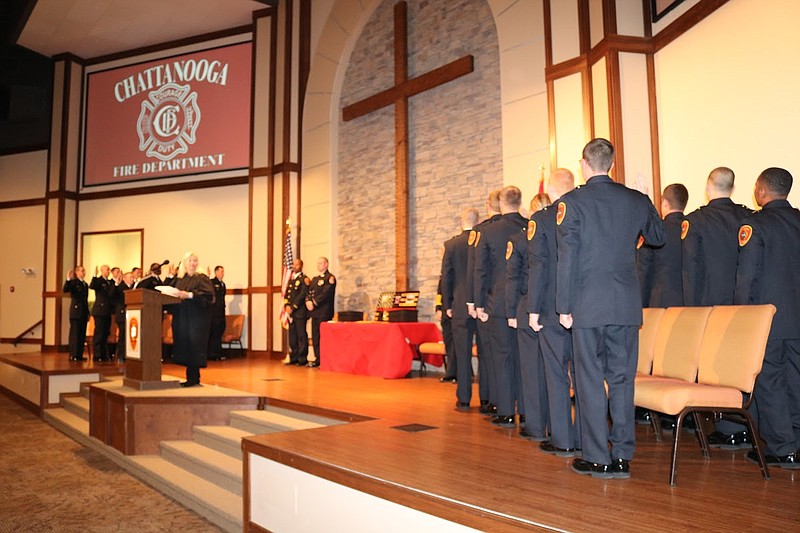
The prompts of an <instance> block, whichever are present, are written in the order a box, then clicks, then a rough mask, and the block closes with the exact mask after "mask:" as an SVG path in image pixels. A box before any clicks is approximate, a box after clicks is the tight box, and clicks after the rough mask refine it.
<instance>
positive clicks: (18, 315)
mask: <svg viewBox="0 0 800 533" xmlns="http://www.w3.org/2000/svg"><path fill="white" fill-rule="evenodd" d="M3 181H5V180H3ZM0 250H2V251H3V260H2V261H0V280H1V281H0V337H12V338H13V337H16V336H17V335H19V334H20V333H22V332H23V331H24V330H25V329H27V328H28V327H30V326H32V325H33V324H35V323H36V322H38V321H39V320H41V317H42V298H41V294H42V271H43V268H42V267H43V265H44V261H43V259H42V258H43V254H44V206H32V207H19V208H14V209H0ZM23 268H32V269H33V270H34V271H35V274H33V275H27V274H24V273H23V272H22V269H23ZM59 289H60V287H59ZM12 290H13V292H12ZM37 338H41V337H40V333H37Z"/></svg>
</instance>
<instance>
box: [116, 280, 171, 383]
mask: <svg viewBox="0 0 800 533" xmlns="http://www.w3.org/2000/svg"><path fill="white" fill-rule="evenodd" d="M180 301H181V300H180V299H179V298H175V297H173V296H167V295H166V294H162V293H160V292H158V291H154V290H150V289H133V290H130V291H125V306H126V311H125V333H126V335H125V344H126V346H125V348H126V351H125V377H124V379H123V384H124V385H125V386H126V387H131V388H133V389H137V390H158V389H171V388H174V387H178V386H180V381H178V380H174V381H173V380H169V381H162V380H161V324H162V320H163V312H162V307H163V306H164V305H169V304H176V303H180Z"/></svg>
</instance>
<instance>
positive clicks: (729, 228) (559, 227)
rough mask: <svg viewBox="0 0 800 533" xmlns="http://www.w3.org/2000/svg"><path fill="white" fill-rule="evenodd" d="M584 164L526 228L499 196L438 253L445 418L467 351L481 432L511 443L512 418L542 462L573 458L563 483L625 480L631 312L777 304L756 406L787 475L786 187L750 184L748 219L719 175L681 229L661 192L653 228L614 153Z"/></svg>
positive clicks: (679, 217)
mask: <svg viewBox="0 0 800 533" xmlns="http://www.w3.org/2000/svg"><path fill="white" fill-rule="evenodd" d="M582 156H583V157H582V159H581V170H582V173H583V176H584V178H585V180H586V184H585V185H584V186H581V187H578V188H575V189H574V178H573V176H572V174H571V173H570V172H569V171H567V170H564V169H558V170H556V171H554V172H553V173H552V174H551V176H550V180H549V186H548V195H542V196H543V198H541V200H544V201H543V203H544V204H545V205H546V204H547V203H549V202H548V201H547V196H549V200H551V201H552V202H554V205H552V206H549V207H547V206H546V207H544V208H543V209H541V210H538V211H537V210H535V209H533V206H532V211H533V213H532V215H531V217H530V219H525V218H524V217H522V216H521V215H520V214H519V209H520V205H521V193H520V191H519V189H518V188H516V187H513V186H509V187H505V188H504V189H502V190H500V191H495V192H493V193H491V194H490V196H489V200H488V202H487V211H488V214H489V217H488V219H487V220H485V221H483V222H481V223H480V224H478V213H477V210H475V209H467V210H465V211H463V212H462V213H461V216H460V222H461V228H462V232H461V233H460V234H459V235H457V236H456V237H453V238H452V239H450V240H448V241H447V242H446V243H445V246H444V255H443V260H442V272H441V276H442V277H441V294H442V310H443V313H444V315H445V316H444V319H445V320H449V322H450V327H451V328H452V338H453V350H452V352H453V354H454V355H455V358H454V360H453V361H452V362H451V364H450V365H449V367H448V372H449V373H450V372H452V373H453V375H454V377H455V378H456V383H457V391H456V397H457V401H456V409H458V410H463V411H468V410H470V402H471V400H472V375H471V372H472V365H471V357H472V346H473V343H475V344H477V349H478V353H479V358H478V364H479V368H478V376H479V387H478V394H479V397H480V412H481V413H483V414H487V415H491V417H492V418H491V421H492V423H493V424H495V425H498V426H501V427H514V426H515V425H516V424H515V415H517V416H518V421H519V425H520V434H521V435H522V436H523V437H527V438H529V439H532V440H535V441H539V442H540V444H539V448H540V449H541V450H542V451H543V452H545V453H549V454H555V455H559V456H565V457H573V456H578V458H576V459H575V460H574V462H573V465H572V469H573V470H574V471H575V472H577V473H579V474H589V475H591V476H593V477H600V478H628V477H630V463H629V462H630V460H631V459H632V458H633V452H634V445H635V430H634V406H633V390H634V389H633V387H634V377H635V373H636V366H637V359H638V334H639V327H640V326H641V323H642V311H641V310H642V305H643V304H644V305H645V306H651V307H669V306H681V305H703V306H706V305H726V304H727V305H730V304H733V303H737V304H747V303H773V304H775V305H776V306H777V307H778V314H777V315H776V318H775V321H774V323H773V328H772V333H771V334H770V342H769V343H768V346H767V354H766V357H765V363H764V369H763V370H762V374H761V376H760V377H759V380H758V383H757V387H756V392H755V400H754V406H755V409H756V410H758V414H759V416H758V417H757V419H758V420H759V427H760V432H761V433H762V438H764V439H765V440H766V443H767V454H768V460H769V461H770V462H771V463H772V464H778V465H779V466H783V467H787V468H791V467H793V465H794V464H796V460H797V459H796V454H797V449H798V444H800V426H798V427H794V428H793V426H792V420H795V421H796V420H798V416H800V401H797V398H796V396H797V395H796V393H792V392H791V390H795V391H796V390H800V389H798V388H797V387H798V386H800V360H799V359H798V357H800V350H798V344H797V341H794V340H789V341H784V339H785V338H787V336H788V338H789V339H800V332H798V331H797V330H798V329H800V324H799V323H798V318H799V317H800V314H798V312H797V311H798V309H797V306H798V305H800V304H798V302H799V301H800V300H798V298H797V296H798V295H797V294H796V291H797V290H798V289H797V287H800V283H798V282H800V280H799V279H796V277H798V276H800V274H797V272H800V270H798V268H797V267H798V266H800V246H798V244H800V243H798V242H797V240H798V238H799V237H800V233H798V230H800V214H798V212H797V210H795V209H793V208H791V206H790V205H789V204H788V202H787V201H786V196H787V195H788V192H789V189H790V188H791V175H790V174H789V173H788V172H786V171H785V170H782V169H768V170H766V171H764V173H762V175H761V176H760V177H759V179H758V181H757V183H756V190H755V197H756V201H757V202H758V204H759V205H761V206H762V207H763V209H762V210H761V211H760V212H758V213H755V214H754V213H753V212H752V211H751V210H749V209H747V208H745V207H743V206H738V205H736V204H734V203H733V202H732V201H731V199H730V195H731V193H732V191H733V180H734V175H733V172H732V171H731V170H730V169H727V168H724V167H721V168H718V169H715V170H714V171H712V172H711V174H710V175H709V178H708V183H707V187H706V195H707V197H708V199H709V202H708V205H706V206H704V207H702V208H700V209H698V210H697V211H695V212H694V213H691V214H689V215H688V216H685V217H684V215H683V210H684V209H685V207H686V203H687V201H688V193H687V192H686V188H685V187H684V186H683V185H680V184H675V185H671V186H669V187H667V188H666V189H665V191H664V195H663V200H662V204H661V211H662V216H663V217H664V219H663V220H662V218H661V217H660V216H659V215H658V213H657V212H656V210H655V207H654V206H653V204H652V202H651V201H650V200H649V198H648V197H647V196H646V195H644V194H642V193H640V192H637V191H634V190H631V189H629V188H627V187H625V186H624V185H622V184H618V183H615V182H614V181H613V180H612V179H611V178H610V177H609V176H608V172H609V170H610V169H611V167H612V165H613V158H614V148H613V146H612V145H611V143H609V142H608V141H606V140H604V139H594V140H592V141H591V142H590V143H588V144H587V145H586V147H585V148H584V150H583V154H582ZM573 189H574V190H573ZM771 213H775V214H774V216H771ZM782 239H784V241H783V243H784V244H785V245H786V246H787V247H788V246H791V248H792V251H791V252H787V254H786V255H784V257H785V258H786V259H787V261H785V262H784V261H782V260H780V259H781V256H780V255H777V254H779V253H780V244H777V243H779V242H781V240H782ZM779 265H780V266H779ZM737 267H738V269H737ZM775 287H784V288H789V289H788V290H784V291H783V292H782V293H781V291H780V290H779V289H778V290H775ZM771 352H774V355H773V356H771ZM771 359H774V360H775V361H776V362H777V364H776V365H775V368H774V369H773V368H771ZM781 361H784V362H786V363H785V364H784V363H782V362H781ZM791 361H794V362H793V363H792V362H791ZM792 365H794V368H793V371H792V372H788V373H787V372H786V370H787V367H789V366H792ZM452 367H455V371H454V372H453V370H452ZM570 376H571V377H572V380H571V379H570ZM781 376H783V377H784V378H785V379H784V382H783V383H779V382H778V381H780V378H781ZM606 383H607V386H608V391H606V389H605V384H606ZM571 386H573V390H574V396H575V416H574V418H573V413H572V403H571V400H570V389H571ZM792 387H794V389H792ZM793 394H794V397H793V396H792V395H793ZM792 417H794V418H792ZM609 419H610V420H611V425H610V426H609V424H608V421H609ZM776 419H781V420H782V421H783V422H782V423H781V424H778V425H781V426H783V427H782V429H781V430H780V431H773V428H774V427H775V425H776V424H777V422H776ZM787 423H788V426H787ZM773 433H781V434H782V436H781V437H778V436H777V435H773ZM711 437H713V438H712V439H711V440H712V442H713V443H714V444H715V445H718V446H719V445H723V446H730V445H732V444H738V445H740V446H744V445H747V446H749V441H746V438H747V435H746V433H745V434H744V435H742V428H741V427H739V426H737V425H729V426H728V425H725V424H724V423H720V424H718V426H717V432H715V433H714V434H713V435H712V436H711Z"/></svg>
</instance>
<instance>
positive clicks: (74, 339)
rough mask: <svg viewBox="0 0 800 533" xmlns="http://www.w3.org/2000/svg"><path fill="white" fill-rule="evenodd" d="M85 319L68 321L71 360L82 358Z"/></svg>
mask: <svg viewBox="0 0 800 533" xmlns="http://www.w3.org/2000/svg"><path fill="white" fill-rule="evenodd" d="M87 322H88V319H86V318H70V319H69V356H70V357H71V358H72V359H80V358H81V357H83V345H84V344H86V323H87Z"/></svg>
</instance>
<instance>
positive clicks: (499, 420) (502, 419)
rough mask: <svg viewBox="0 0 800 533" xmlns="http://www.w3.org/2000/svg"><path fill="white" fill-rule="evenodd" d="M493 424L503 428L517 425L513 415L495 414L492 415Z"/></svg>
mask: <svg viewBox="0 0 800 533" xmlns="http://www.w3.org/2000/svg"><path fill="white" fill-rule="evenodd" d="M492 424H494V425H495V426H498V427H501V428H513V427H514V426H516V424H515V423H514V417H513V416H495V417H492Z"/></svg>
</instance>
